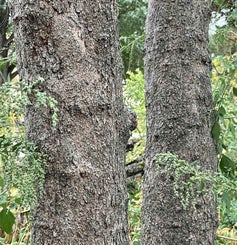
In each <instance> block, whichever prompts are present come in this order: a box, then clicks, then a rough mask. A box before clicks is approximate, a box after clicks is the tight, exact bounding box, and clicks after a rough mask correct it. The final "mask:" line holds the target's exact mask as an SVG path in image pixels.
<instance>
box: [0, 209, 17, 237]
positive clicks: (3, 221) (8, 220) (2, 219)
mask: <svg viewBox="0 0 237 245" xmlns="http://www.w3.org/2000/svg"><path fill="white" fill-rule="evenodd" d="M14 224H15V217H14V215H13V213H12V212H11V211H10V210H9V209H6V208H5V209H3V210H2V211H1V212H0V227H1V229H2V230H3V231H5V232H6V233H7V234H10V233H11V232H12V227H13V225H14Z"/></svg>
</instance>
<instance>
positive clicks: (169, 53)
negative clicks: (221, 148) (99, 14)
mask: <svg viewBox="0 0 237 245" xmlns="http://www.w3.org/2000/svg"><path fill="white" fill-rule="evenodd" d="M210 17H211V13H210V10H209V1H206V0H179V1H175V0H172V1H168V0H151V1H149V7H148V17H147V23H146V33H147V37H146V56H145V80H146V108H147V146H146V164H145V176H144V187H143V198H144V199H143V207H142V244H144V245H148V244H149V245H151V244H159V245H167V244H170V245H171V244H172V245H173V244H179V245H181V244H182V245H185V244H187V245H190V244H191V245H201V244H203V245H207V244H212V245H213V244H215V230H216V228H217V215H216V201H215V197H214V196H210V195H209V196H202V197H200V198H199V199H198V203H197V205H196V208H193V207H192V206H191V205H190V206H189V207H188V209H187V210H184V208H183V207H182V205H181V203H180V199H179V198H176V196H175V194H174V191H173V180H172V178H166V175H164V174H162V171H161V172H159V173H158V172H157V170H156V164H155V160H154V159H155V156H156V155H157V154H159V153H167V152H170V153H173V154H177V155H178V156H179V158H180V159H183V160H185V161H187V162H193V161H197V162H198V163H199V165H201V166H202V170H203V171H207V170H209V171H211V172H215V171H216V168H217V156H216V155H217V153H216V147H215V144H214V142H213V139H212V135H211V128H212V125H213V122H214V117H213V101H212V90H211V83H210V77H209V73H210V68H211V60H210V58H209V52H208V26H209V21H210Z"/></svg>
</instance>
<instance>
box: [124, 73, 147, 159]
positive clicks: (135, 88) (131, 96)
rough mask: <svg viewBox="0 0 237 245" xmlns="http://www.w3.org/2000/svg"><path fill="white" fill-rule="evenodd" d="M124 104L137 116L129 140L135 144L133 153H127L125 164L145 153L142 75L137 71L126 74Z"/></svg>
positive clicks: (144, 110)
mask: <svg viewBox="0 0 237 245" xmlns="http://www.w3.org/2000/svg"><path fill="white" fill-rule="evenodd" d="M124 97H125V104H126V105H127V107H128V108H129V109H130V110H131V111H133V112H135V113H136V115H137V128H136V130H135V131H134V132H133V134H132V137H131V139H130V140H132V141H134V142H136V144H135V145H134V149H133V151H129V152H128V153H127V163H129V162H132V161H133V160H135V159H138V158H139V157H141V156H143V154H144V152H145V135H146V125H145V117H146V115H145V114H146V109H145V95H144V75H143V73H142V72H141V71H140V70H139V69H136V71H135V72H134V73H133V72H128V78H127V79H126V85H125V86H124Z"/></svg>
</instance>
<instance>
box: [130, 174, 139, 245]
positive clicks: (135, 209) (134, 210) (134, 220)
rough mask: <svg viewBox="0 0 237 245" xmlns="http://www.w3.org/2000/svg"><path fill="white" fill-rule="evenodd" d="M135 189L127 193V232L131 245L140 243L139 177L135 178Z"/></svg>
mask: <svg viewBox="0 0 237 245" xmlns="http://www.w3.org/2000/svg"><path fill="white" fill-rule="evenodd" d="M136 182H137V185H138V186H137V189H136V190H135V191H134V192H133V193H129V205H128V216H129V221H128V225H129V234H130V241H131V243H132V244H133V245H140V230H141V204H142V193H141V178H139V177H138V178H137V179H136Z"/></svg>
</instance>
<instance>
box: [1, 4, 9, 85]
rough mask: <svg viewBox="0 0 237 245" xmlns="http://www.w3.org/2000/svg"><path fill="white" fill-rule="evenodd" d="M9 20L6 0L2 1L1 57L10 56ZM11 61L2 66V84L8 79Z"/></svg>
mask: <svg viewBox="0 0 237 245" xmlns="http://www.w3.org/2000/svg"><path fill="white" fill-rule="evenodd" d="M8 20H9V9H8V7H7V3H6V0H1V1H0V59H6V58H7V56H8V49H9V44H8V43H9V42H8V39H7V26H8ZM8 68H9V63H8V62H7V61H5V62H4V64H3V63H2V64H1V66H0V85H2V84H3V83H4V82H6V80H7V75H8Z"/></svg>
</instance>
